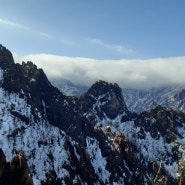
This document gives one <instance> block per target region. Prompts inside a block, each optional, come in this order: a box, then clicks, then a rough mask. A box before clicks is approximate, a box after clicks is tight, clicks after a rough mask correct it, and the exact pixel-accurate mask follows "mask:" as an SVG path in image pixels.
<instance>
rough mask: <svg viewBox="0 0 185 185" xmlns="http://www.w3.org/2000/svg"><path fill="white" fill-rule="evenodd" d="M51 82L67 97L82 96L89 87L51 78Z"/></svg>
mask: <svg viewBox="0 0 185 185" xmlns="http://www.w3.org/2000/svg"><path fill="white" fill-rule="evenodd" d="M49 80H50V82H51V83H52V85H53V86H55V87H57V88H58V89H59V90H60V91H61V92H62V93H64V94H65V95H66V96H80V95H82V94H84V93H85V92H86V91H87V90H88V87H85V86H80V85H75V84H73V83H72V82H71V81H69V80H66V79H61V78H50V79H49Z"/></svg>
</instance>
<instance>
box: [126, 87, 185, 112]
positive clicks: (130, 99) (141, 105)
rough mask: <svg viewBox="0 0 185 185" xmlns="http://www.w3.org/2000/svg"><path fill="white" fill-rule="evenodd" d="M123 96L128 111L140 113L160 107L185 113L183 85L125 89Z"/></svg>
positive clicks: (184, 88)
mask: <svg viewBox="0 0 185 185" xmlns="http://www.w3.org/2000/svg"><path fill="white" fill-rule="evenodd" d="M123 95H124V97H125V102H126V104H127V106H128V109H129V110H130V111H134V112H142V111H145V110H150V109H151V108H154V107H156V106H157V105H162V106H164V107H168V108H177V109H179V110H181V111H183V112H185V84H176V85H169V86H165V87H158V88H157V87H156V88H152V89H149V90H140V89H132V88H129V89H127V88H125V89H123Z"/></svg>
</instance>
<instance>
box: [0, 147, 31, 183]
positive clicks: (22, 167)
mask: <svg viewBox="0 0 185 185" xmlns="http://www.w3.org/2000/svg"><path fill="white" fill-rule="evenodd" d="M0 184H1V185H33V180H32V178H31V176H30V169H29V167H28V164H27V159H26V158H25V156H24V153H23V152H22V151H19V152H17V155H16V156H15V157H14V158H13V159H12V160H11V162H6V157H5V155H4V153H3V151H2V149H0Z"/></svg>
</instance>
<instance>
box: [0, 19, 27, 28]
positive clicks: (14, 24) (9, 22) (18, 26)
mask: <svg viewBox="0 0 185 185" xmlns="http://www.w3.org/2000/svg"><path fill="white" fill-rule="evenodd" d="M0 24H4V25H8V26H11V27H15V28H19V29H23V30H30V28H28V27H26V26H24V25H22V24H19V23H16V22H12V21H9V20H5V19H0Z"/></svg>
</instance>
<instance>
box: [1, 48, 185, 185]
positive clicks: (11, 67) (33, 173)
mask: <svg viewBox="0 0 185 185" xmlns="http://www.w3.org/2000/svg"><path fill="white" fill-rule="evenodd" d="M52 83H53V84H54V82H52ZM52 83H51V82H50V81H49V80H48V78H47V76H46V74H45V73H44V71H43V70H42V69H38V68H37V66H36V65H34V63H33V62H30V61H28V62H23V63H22V64H15V63H14V60H13V57H12V54H11V52H10V51H9V50H8V49H6V48H5V47H3V46H2V45H0V97H1V98H0V157H1V158H0V184H1V185H22V184H24V185H32V184H35V185H61V184H66V185H73V184H74V185H81V184H82V185H86V184H88V185H108V184H111V185H165V184H166V185H174V184H178V185H179V184H181V185H182V184H185V162H184V157H185V139H184V138H185V113H183V112H182V111H180V110H179V109H180V108H181V107H182V110H183V105H184V103H183V98H184V89H183V87H182V88H180V89H178V88H176V90H175V89H171V88H168V90H167V88H165V89H162V88H161V89H159V90H156V92H155V93H154V90H151V91H140V92H141V93H139V95H138V92H139V91H137V90H129V89H127V90H124V91H123V92H122V89H121V88H120V87H119V86H118V84H116V83H114V84H113V83H108V82H105V81H101V80H99V81H97V82H95V83H94V84H93V85H92V86H91V87H90V88H88V89H87V90H86V91H85V92H82V91H80V90H78V88H77V86H75V88H77V90H75V91H73V92H72V91H71V87H70V86H68V89H70V93H71V94H70V96H67V95H66V94H67V91H66V92H65V94H64V93H62V92H61V91H62V88H61V87H60V89H61V91H60V90H59V89H58V88H56V87H54V86H53V85H52ZM68 84H69V83H68ZM70 85H71V83H70ZM71 86H73V84H72V85H71ZM64 89H65V88H64ZM72 89H73V88H72ZM170 89H171V90H170ZM84 90H85V89H84ZM74 92H78V93H79V92H82V94H81V95H80V96H71V95H73V94H72V93H74ZM152 93H153V94H152ZM149 94H150V95H149ZM137 97H138V98H137ZM156 97H158V99H157V98H156ZM166 97H167V98H166ZM166 99H167V100H168V101H167V100H166ZM173 99H174V100H173ZM173 101H174V102H175V103H176V101H178V102H179V103H178V104H177V105H178V106H179V107H177V108H179V109H177V108H174V107H176V104H173ZM137 102H140V103H137ZM141 102H142V103H141ZM149 102H150V103H149ZM152 102H154V103H152ZM162 102H169V103H165V104H166V105H165V104H162ZM170 102H171V104H170ZM159 104H161V105H159ZM168 105H170V106H169V107H170V108H169V107H168ZM171 105H172V106H171ZM132 107H133V108H132ZM138 107H140V108H138ZM141 107H142V108H141ZM153 107H154V108H153ZM145 109H147V110H145ZM148 109H150V110H148ZM132 110H134V111H135V112H136V113H135V112H134V111H132ZM142 110H145V111H142ZM141 111H142V112H141ZM22 154H24V155H22ZM7 177H9V178H7ZM10 179H13V180H10Z"/></svg>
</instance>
